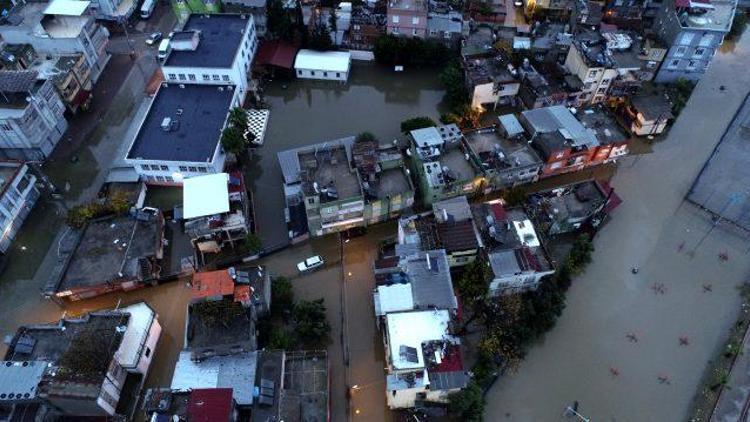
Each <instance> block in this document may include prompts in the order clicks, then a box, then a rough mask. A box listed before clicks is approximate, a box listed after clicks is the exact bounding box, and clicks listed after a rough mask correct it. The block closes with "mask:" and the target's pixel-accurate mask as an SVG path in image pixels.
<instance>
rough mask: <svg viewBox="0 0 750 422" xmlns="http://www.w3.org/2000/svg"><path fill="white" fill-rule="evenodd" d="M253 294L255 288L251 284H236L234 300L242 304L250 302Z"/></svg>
mask: <svg viewBox="0 0 750 422" xmlns="http://www.w3.org/2000/svg"><path fill="white" fill-rule="evenodd" d="M252 295H253V288H252V287H250V286H236V287H235V288H234V301H235V302H240V303H242V304H249V303H250V298H251V297H252Z"/></svg>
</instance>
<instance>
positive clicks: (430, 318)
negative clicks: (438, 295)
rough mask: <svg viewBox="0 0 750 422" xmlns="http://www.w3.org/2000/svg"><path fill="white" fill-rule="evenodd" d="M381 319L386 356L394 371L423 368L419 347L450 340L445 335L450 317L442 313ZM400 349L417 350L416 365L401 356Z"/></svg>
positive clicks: (416, 313) (404, 314)
mask: <svg viewBox="0 0 750 422" xmlns="http://www.w3.org/2000/svg"><path fill="white" fill-rule="evenodd" d="M385 318H386V324H387V327H388V345H389V348H390V350H389V352H390V354H391V362H393V367H394V368H395V369H417V368H423V367H424V356H422V343H424V342H426V341H431V340H442V339H447V338H450V337H451V336H450V335H449V334H448V323H449V322H450V314H449V313H448V311H446V310H444V309H441V310H431V311H419V312H398V313H392V314H388V315H386V316H385ZM402 346H405V347H409V348H414V349H416V350H417V359H416V360H417V361H416V362H414V361H410V360H408V359H407V357H406V356H402V354H401V347H402Z"/></svg>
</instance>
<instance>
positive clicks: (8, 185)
mask: <svg viewBox="0 0 750 422" xmlns="http://www.w3.org/2000/svg"><path fill="white" fill-rule="evenodd" d="M35 183H36V177H35V176H34V175H33V174H31V173H29V168H28V166H26V164H22V163H17V162H12V161H4V162H0V190H1V191H2V196H1V197H0V231H1V233H2V236H1V237H0V252H1V253H5V252H7V250H8V248H9V247H10V245H11V243H12V242H13V239H14V238H15V237H16V233H18V230H20V228H21V225H22V224H23V222H24V220H25V219H26V217H27V216H28V215H29V212H31V209H32V208H33V207H34V204H35V203H36V200H37V199H38V198H39V190H38V189H37V188H36V186H34V184H35Z"/></svg>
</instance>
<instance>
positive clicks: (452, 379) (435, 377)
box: [430, 371, 469, 391]
mask: <svg viewBox="0 0 750 422" xmlns="http://www.w3.org/2000/svg"><path fill="white" fill-rule="evenodd" d="M468 382H469V376H468V375H466V372H464V371H453V372H430V390H432V391H435V390H455V389H458V388H464V387H466V384H467V383H468Z"/></svg>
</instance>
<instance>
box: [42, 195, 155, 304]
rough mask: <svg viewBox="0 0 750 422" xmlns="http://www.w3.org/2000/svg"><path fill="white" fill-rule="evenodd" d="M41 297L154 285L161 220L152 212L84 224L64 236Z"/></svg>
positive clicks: (95, 293)
mask: <svg viewBox="0 0 750 422" xmlns="http://www.w3.org/2000/svg"><path fill="white" fill-rule="evenodd" d="M69 242H72V243H73V244H72V245H68V246H67V247H66V248H65V250H63V251H62V253H61V255H62V256H61V257H60V261H61V263H60V265H57V266H55V268H54V269H53V270H52V271H50V273H49V275H48V277H49V278H48V282H47V285H46V286H45V287H44V288H43V294H44V295H45V296H47V297H50V298H54V299H56V300H72V301H75V300H81V299H87V298H91V297H94V296H99V295H103V294H106V293H110V292H115V291H128V290H135V289H139V288H142V287H145V286H147V285H149V284H155V283H156V282H157V281H158V279H159V277H160V276H161V275H162V262H161V259H162V258H163V257H164V217H163V216H162V213H161V212H160V211H159V210H157V209H154V208H144V209H142V210H138V211H136V212H135V213H134V215H132V216H131V215H124V216H117V215H115V216H112V215H110V216H107V217H102V218H99V219H95V220H91V221H89V222H88V223H87V224H86V226H85V227H84V228H83V229H82V230H80V231H79V230H76V231H74V232H73V233H71V234H70V238H69Z"/></svg>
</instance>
